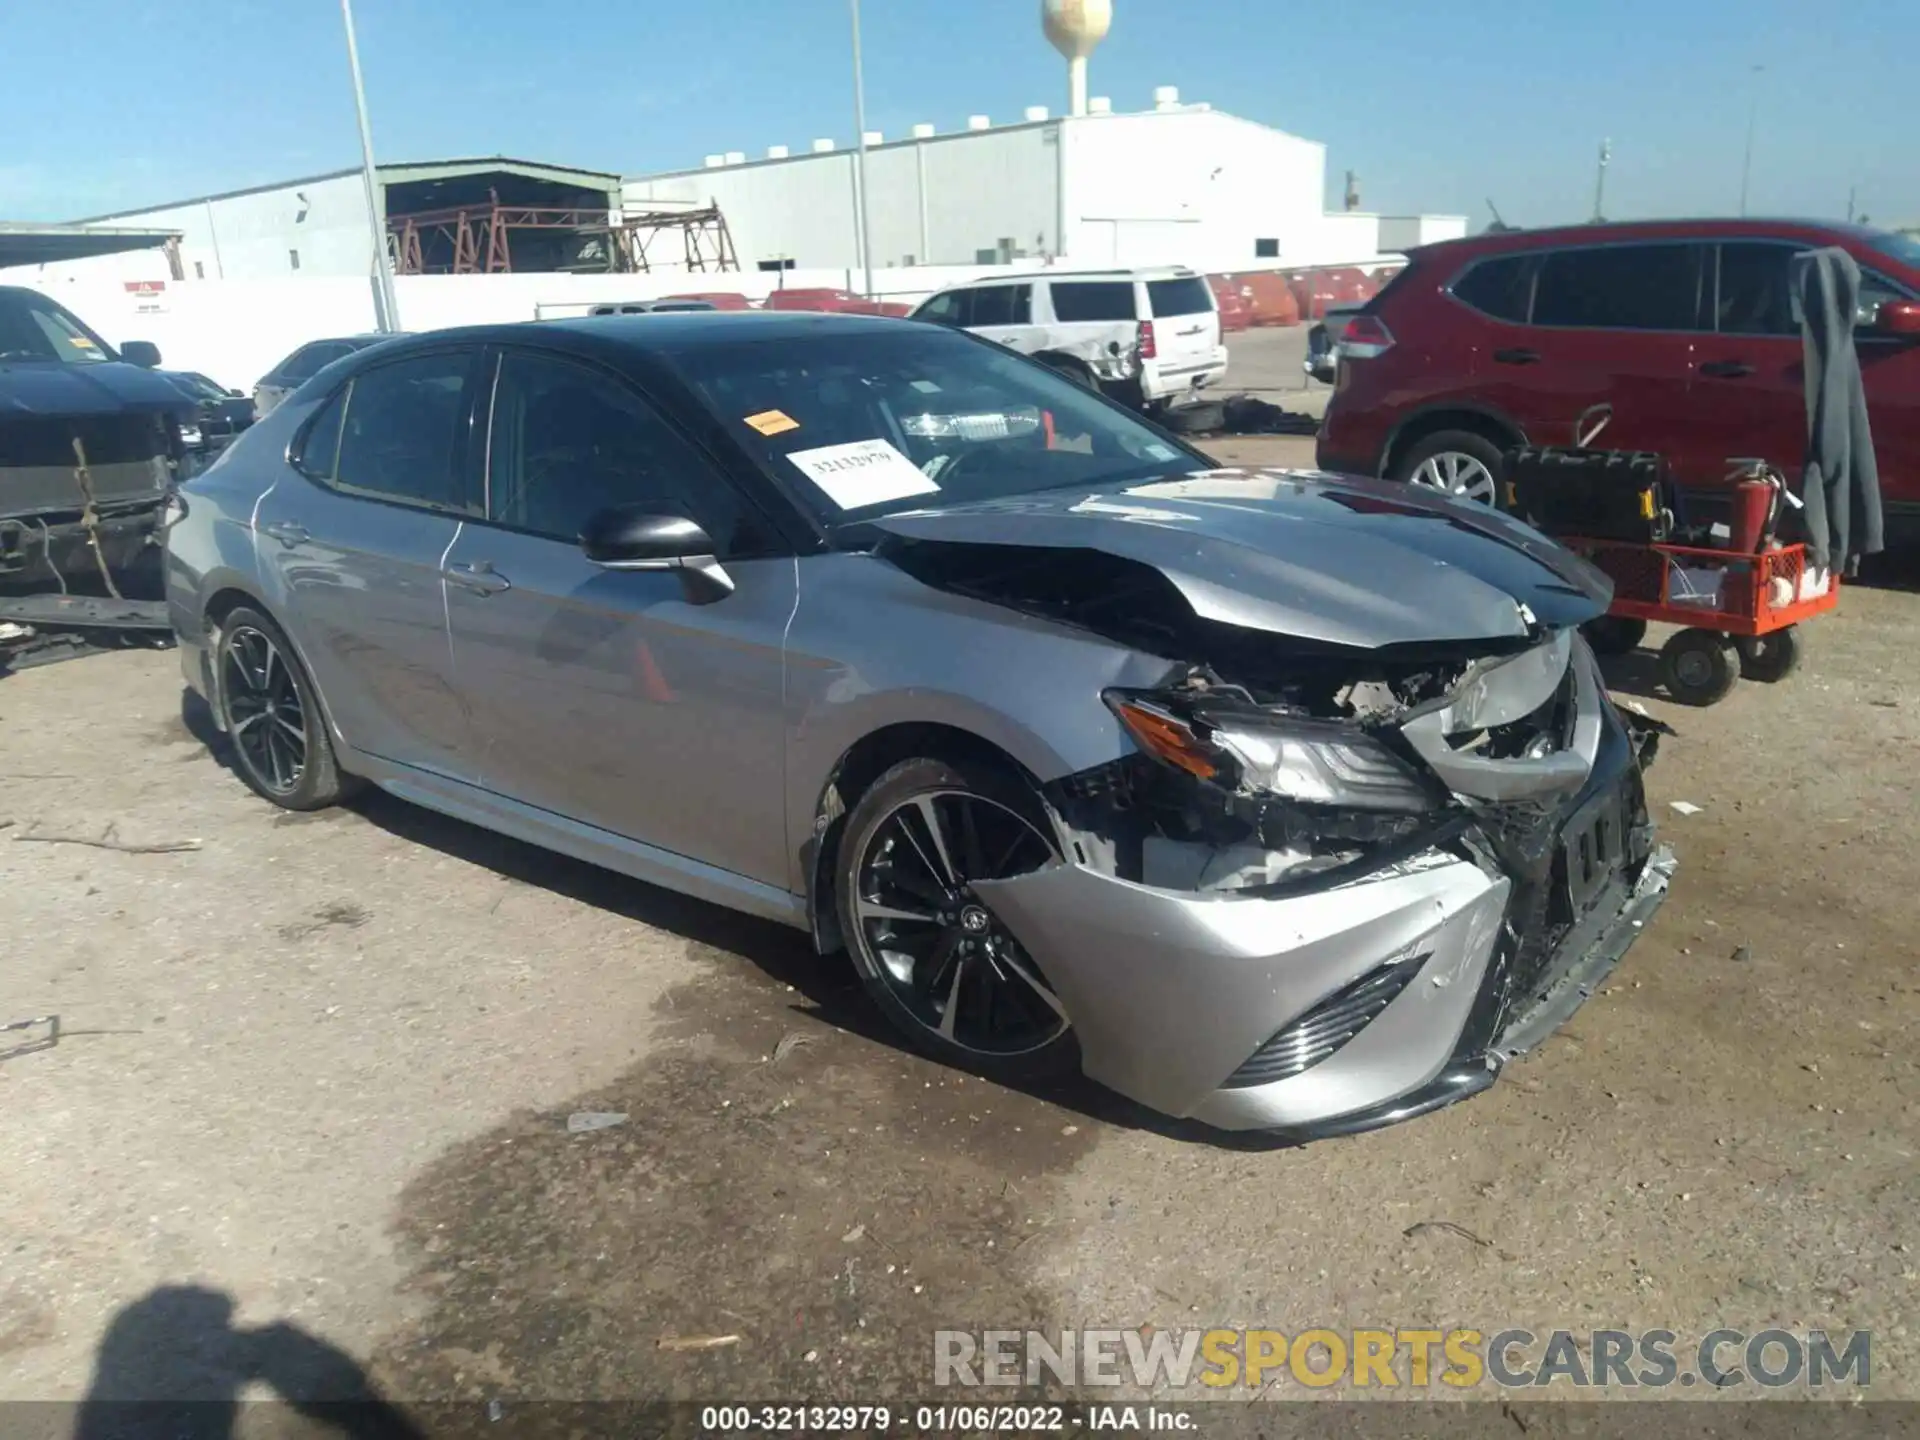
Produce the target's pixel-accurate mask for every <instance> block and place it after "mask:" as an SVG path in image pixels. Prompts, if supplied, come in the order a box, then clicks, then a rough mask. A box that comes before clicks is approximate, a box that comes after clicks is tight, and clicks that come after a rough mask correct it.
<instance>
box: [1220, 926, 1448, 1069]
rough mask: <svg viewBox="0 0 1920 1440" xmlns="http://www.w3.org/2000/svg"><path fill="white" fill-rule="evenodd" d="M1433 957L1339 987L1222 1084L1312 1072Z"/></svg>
mask: <svg viewBox="0 0 1920 1440" xmlns="http://www.w3.org/2000/svg"><path fill="white" fill-rule="evenodd" d="M1431 958H1432V956H1430V955H1415V956H1413V957H1412V958H1410V959H1407V960H1396V961H1394V962H1393V963H1392V964H1389V965H1383V966H1381V967H1380V968H1379V969H1378V970H1373V971H1369V972H1368V973H1367V974H1365V975H1362V976H1361V977H1360V978H1359V979H1358V980H1356V981H1354V982H1353V984H1351V985H1349V986H1347V988H1346V989H1344V990H1340V991H1336V992H1335V993H1334V994H1332V995H1330V996H1328V997H1327V998H1326V999H1325V1000H1322V1001H1321V1002H1320V1003H1319V1004H1318V1005H1316V1006H1314V1007H1313V1009H1311V1010H1309V1011H1308V1012H1307V1013H1306V1014H1304V1015H1302V1016H1301V1017H1300V1018H1299V1019H1298V1020H1296V1021H1294V1022H1293V1023H1292V1024H1291V1025H1289V1026H1287V1028H1286V1029H1284V1030H1282V1031H1281V1032H1280V1033H1279V1034H1277V1035H1275V1036H1274V1037H1273V1038H1272V1039H1271V1040H1269V1041H1267V1043H1266V1044H1264V1045H1262V1046H1261V1047H1260V1048H1259V1049H1258V1050H1256V1051H1254V1052H1253V1054H1252V1055H1250V1056H1248V1057H1247V1061H1246V1063H1245V1064H1243V1065H1242V1066H1241V1067H1240V1068H1239V1069H1238V1070H1236V1071H1234V1072H1233V1074H1231V1075H1229V1076H1228V1077H1227V1078H1226V1081H1225V1083H1224V1085H1223V1086H1222V1088H1223V1089H1227V1090H1245V1089H1247V1088H1248V1087H1250V1086H1254V1085H1271V1084H1273V1083H1274V1082H1275V1081H1276V1080H1288V1079H1291V1078H1292V1077H1293V1076H1295V1075H1298V1074H1300V1073H1301V1072H1302V1071H1306V1070H1311V1069H1312V1068H1313V1067H1314V1066H1315V1065H1318V1064H1319V1063H1320V1062H1321V1061H1322V1060H1325V1059H1326V1058H1327V1057H1328V1056H1330V1055H1332V1054H1334V1053H1335V1052H1336V1051H1337V1050H1339V1049H1340V1047H1341V1046H1342V1045H1345V1044H1346V1043H1347V1042H1348V1041H1349V1040H1351V1039H1353V1037H1354V1036H1356V1035H1358V1034H1359V1033H1360V1032H1361V1031H1362V1030H1364V1029H1366V1028H1367V1026H1369V1025H1370V1024H1372V1023H1373V1022H1374V1021H1375V1020H1376V1019H1378V1018H1379V1015H1380V1012H1381V1011H1383V1010H1385V1009H1386V1008H1387V1006H1389V1005H1391V1004H1392V1003H1393V1002H1394V998H1395V997H1396V996H1398V995H1399V993H1400V992H1401V991H1402V990H1404V989H1406V988H1407V982H1408V981H1410V980H1412V979H1413V977H1414V976H1415V975H1416V974H1418V973H1419V970H1420V967H1421V966H1422V965H1424V964H1426V963H1427V961H1428V960H1430V959H1431Z"/></svg>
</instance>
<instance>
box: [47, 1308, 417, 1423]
mask: <svg viewBox="0 0 1920 1440" xmlns="http://www.w3.org/2000/svg"><path fill="white" fill-rule="evenodd" d="M255 1386H264V1387H265V1388H266V1389H267V1390H268V1391H270V1392H271V1393H272V1394H273V1395H274V1396H276V1397H277V1398H278V1399H279V1400H281V1401H282V1402H284V1403H285V1404H286V1405H287V1406H289V1407H290V1408H291V1409H292V1411H293V1412H295V1414H297V1415H298V1416H300V1417H303V1418H305V1419H308V1420H311V1421H313V1422H315V1424H314V1426H312V1427H309V1428H304V1429H303V1431H302V1433H307V1434H322V1433H331V1434H338V1435H350V1436H354V1437H365V1440H375V1437H378V1440H411V1437H414V1436H417V1435H419V1434H420V1433H421V1432H420V1431H419V1430H418V1429H416V1428H415V1426H414V1425H413V1424H412V1423H411V1422H410V1421H408V1420H407V1419H406V1418H405V1417H404V1416H403V1415H402V1414H401V1413H400V1412H399V1411H398V1410H396V1409H395V1408H393V1406H391V1405H390V1404H388V1403H387V1402H386V1401H385V1400H383V1399H382V1398H381V1396H380V1394H379V1392H378V1391H377V1390H376V1389H375V1388H374V1386H373V1384H372V1382H371V1381H369V1380H368V1378H367V1375H366V1372H365V1371H364V1370H362V1369H361V1367H360V1366H359V1364H357V1363H356V1362H355V1361H354V1360H353V1358H352V1357H351V1356H349V1355H347V1354H346V1353H345V1352H344V1351H342V1350H339V1349H337V1348H335V1347H334V1346H332V1345H329V1344H328V1343H327V1342H326V1341H324V1340H321V1339H320V1338H318V1337H317V1336H315V1335H311V1334H309V1333H308V1332H307V1331H305V1330H302V1329H301V1328H300V1327H299V1326H297V1325H291V1324H287V1323H285V1322H281V1323H277V1324H272V1325H262V1326H259V1327H257V1328H249V1327H245V1326H237V1325H235V1324H234V1302H233V1297H232V1296H230V1295H228V1294H226V1293H225V1292H223V1291H219V1290H211V1289H207V1288H204V1287H202V1286H197V1285H178V1286H163V1287H161V1288H159V1289H157V1290H153V1291H150V1292H149V1293H147V1294H146V1295H143V1296H142V1297H141V1298H140V1299H138V1300H135V1301H133V1302H132V1303H131V1304H129V1305H127V1306H126V1307H125V1308H124V1309H122V1310H121V1311H120V1312H119V1313H118V1314H117V1315H115V1316H114V1318H113V1320H112V1322H111V1323H110V1324H109V1325H108V1326H107V1330H106V1334H105V1335H104V1336H102V1338H101V1341H100V1349H99V1353H98V1355H97V1356H96V1357H95V1361H94V1372H93V1381H92V1384H91V1385H90V1386H89V1388H88V1391H87V1398H86V1399H85V1400H84V1401H83V1402H82V1403H81V1406H80V1411H79V1414H78V1416H77V1417H76V1418H75V1421H74V1427H73V1435H74V1440H151V1437H154V1436H167V1437H169V1440H227V1437H229V1436H232V1435H234V1434H236V1433H237V1427H236V1423H235V1422H236V1421H237V1420H238V1418H239V1416H240V1413H241V1404H242V1401H243V1399H244V1398H246V1392H248V1391H249V1390H250V1389H251V1388H252V1387H255Z"/></svg>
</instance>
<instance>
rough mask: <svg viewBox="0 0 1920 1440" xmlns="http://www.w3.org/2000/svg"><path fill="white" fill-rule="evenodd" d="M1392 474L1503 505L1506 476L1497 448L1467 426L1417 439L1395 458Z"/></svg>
mask: <svg viewBox="0 0 1920 1440" xmlns="http://www.w3.org/2000/svg"><path fill="white" fill-rule="evenodd" d="M1393 478H1394V479H1396V480H1403V481H1405V482H1406V483H1407V484H1409V485H1419V486H1421V487H1423V488H1425V489H1428V490H1438V491H1439V492H1440V493H1441V494H1443V495H1451V496H1453V497H1454V498H1455V499H1456V500H1476V501H1478V502H1479V503H1480V504H1482V505H1491V506H1492V507H1493V508H1494V509H1496V510H1498V509H1500V508H1502V504H1503V502H1502V494H1501V491H1502V487H1503V485H1504V484H1505V481H1506V476H1505V466H1504V464H1503V463H1502V461H1501V458H1500V448H1499V447H1498V446H1497V445H1495V444H1494V443H1493V442H1492V441H1491V440H1489V439H1487V437H1486V436H1484V435H1476V434H1474V433H1473V432H1472V431H1470V430H1441V431H1437V432H1436V433H1434V434H1432V435H1428V436H1426V437H1425V438H1424V439H1422V440H1418V441H1416V442H1415V443H1414V445H1413V446H1412V448H1411V449H1409V450H1408V451H1407V452H1406V454H1404V455H1402V456H1401V457H1400V458H1399V459H1398V460H1397V461H1395V462H1394V466H1393Z"/></svg>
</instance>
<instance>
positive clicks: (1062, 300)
mask: <svg viewBox="0 0 1920 1440" xmlns="http://www.w3.org/2000/svg"><path fill="white" fill-rule="evenodd" d="M1053 315H1054V318H1055V319H1056V320H1066V321H1074V320H1137V319H1138V318H1139V316H1137V315H1135V314H1134V310H1133V282H1132V281H1131V280H1067V281H1056V282H1055V283H1054V285H1053Z"/></svg>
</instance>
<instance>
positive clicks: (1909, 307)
mask: <svg viewBox="0 0 1920 1440" xmlns="http://www.w3.org/2000/svg"><path fill="white" fill-rule="evenodd" d="M1874 329H1876V330H1879V331H1881V332H1883V333H1884V334H1887V335H1920V301H1914V300H1888V301H1887V302H1885V303H1884V304H1883V305H1881V307H1880V313H1879V314H1878V315H1876V316H1875V317H1874Z"/></svg>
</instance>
